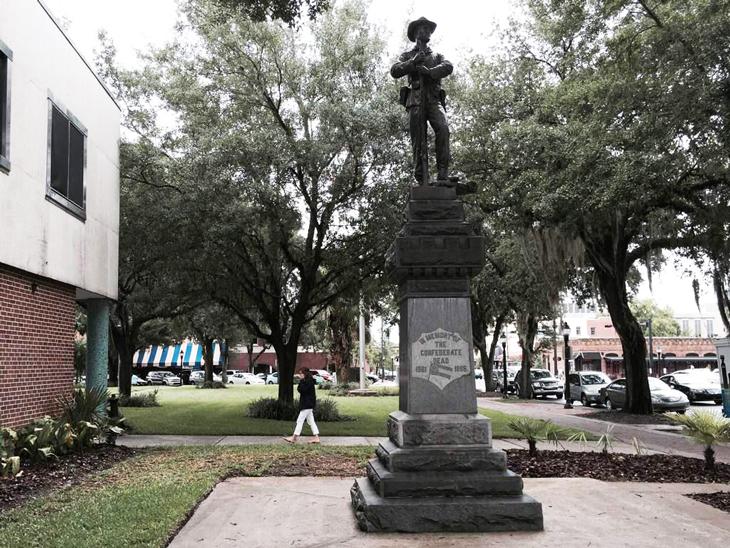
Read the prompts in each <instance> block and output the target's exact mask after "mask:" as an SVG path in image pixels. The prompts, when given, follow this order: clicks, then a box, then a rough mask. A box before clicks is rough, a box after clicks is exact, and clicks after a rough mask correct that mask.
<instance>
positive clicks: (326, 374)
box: [310, 369, 378, 382]
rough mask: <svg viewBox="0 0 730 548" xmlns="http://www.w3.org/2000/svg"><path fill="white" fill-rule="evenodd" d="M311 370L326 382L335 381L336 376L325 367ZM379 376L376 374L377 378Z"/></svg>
mask: <svg viewBox="0 0 730 548" xmlns="http://www.w3.org/2000/svg"><path fill="white" fill-rule="evenodd" d="M310 371H311V372H312V375H318V376H319V377H321V378H322V380H324V381H325V382H333V381H334V378H333V376H332V373H330V372H329V371H327V370H325V369H310ZM377 378H378V377H377V376H376V379H377Z"/></svg>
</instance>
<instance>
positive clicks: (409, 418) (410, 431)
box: [388, 384, 492, 447]
mask: <svg viewBox="0 0 730 548" xmlns="http://www.w3.org/2000/svg"><path fill="white" fill-rule="evenodd" d="M472 386H473V384H472ZM388 437H389V438H390V440H391V441H392V442H393V443H394V444H395V445H397V446H398V447H421V446H430V445H480V446H488V447H491V445H492V425H491V421H490V420H489V419H488V418H487V417H485V416H483V415H479V414H477V413H474V414H419V415H415V414H414V415H411V414H408V413H404V412H403V411H393V412H392V413H391V414H390V415H389V416H388Z"/></svg>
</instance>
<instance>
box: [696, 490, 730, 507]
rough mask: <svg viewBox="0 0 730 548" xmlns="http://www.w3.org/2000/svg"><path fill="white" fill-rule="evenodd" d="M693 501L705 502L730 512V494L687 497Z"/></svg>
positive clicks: (698, 494) (699, 494)
mask: <svg viewBox="0 0 730 548" xmlns="http://www.w3.org/2000/svg"><path fill="white" fill-rule="evenodd" d="M686 496H688V497H689V498H691V499H695V500H698V501H700V502H704V503H705V504H709V505H710V506H714V507H715V508H719V509H720V510H724V511H725V512H730V492H728V491H718V492H717V493H693V494H691V495H686Z"/></svg>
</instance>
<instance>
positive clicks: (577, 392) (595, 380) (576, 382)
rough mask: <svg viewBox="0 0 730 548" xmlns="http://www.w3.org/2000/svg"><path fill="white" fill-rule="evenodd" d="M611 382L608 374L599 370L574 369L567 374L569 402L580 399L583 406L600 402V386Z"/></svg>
mask: <svg viewBox="0 0 730 548" xmlns="http://www.w3.org/2000/svg"><path fill="white" fill-rule="evenodd" d="M610 383H611V379H610V378H608V375H606V374H605V373H601V372H600V371H574V372H573V373H571V374H570V375H568V386H569V387H570V403H573V402H574V401H575V400H580V403H582V404H583V405H584V406H585V407H588V406H590V405H592V404H594V403H602V401H601V388H603V387H605V386H607V385H608V384H610Z"/></svg>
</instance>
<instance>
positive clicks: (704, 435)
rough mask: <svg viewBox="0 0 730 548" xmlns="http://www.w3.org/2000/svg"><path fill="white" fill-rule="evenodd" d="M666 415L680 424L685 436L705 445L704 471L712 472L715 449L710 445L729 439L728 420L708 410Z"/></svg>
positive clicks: (713, 469) (729, 422)
mask: <svg viewBox="0 0 730 548" xmlns="http://www.w3.org/2000/svg"><path fill="white" fill-rule="evenodd" d="M667 416H668V417H669V418H670V419H671V420H672V421H673V422H676V423H677V424H680V425H682V427H683V432H684V434H685V435H686V436H689V437H690V438H692V439H693V440H695V441H696V442H697V443H700V444H702V445H704V446H705V471H707V472H710V473H712V474H714V473H715V450H714V449H713V448H712V446H713V445H715V444H716V443H721V442H724V441H730V420H728V419H724V418H722V417H720V416H718V415H715V414H714V413H712V412H710V411H697V412H695V413H692V414H686V415H679V414H677V413H669V414H668V415H667Z"/></svg>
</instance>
